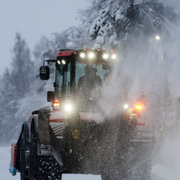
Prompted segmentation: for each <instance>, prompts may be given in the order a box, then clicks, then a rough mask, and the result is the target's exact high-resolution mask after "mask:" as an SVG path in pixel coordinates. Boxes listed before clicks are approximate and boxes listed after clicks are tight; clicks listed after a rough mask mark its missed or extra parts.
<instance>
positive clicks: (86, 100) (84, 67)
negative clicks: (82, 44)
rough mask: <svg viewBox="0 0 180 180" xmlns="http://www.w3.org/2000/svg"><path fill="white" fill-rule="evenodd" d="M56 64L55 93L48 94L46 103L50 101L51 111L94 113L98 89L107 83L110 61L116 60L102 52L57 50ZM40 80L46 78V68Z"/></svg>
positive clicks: (112, 55) (98, 93)
mask: <svg viewBox="0 0 180 180" xmlns="http://www.w3.org/2000/svg"><path fill="white" fill-rule="evenodd" d="M56 56H57V60H47V62H48V63H49V62H55V63H56V77H55V84H54V87H55V90H54V92H48V101H53V102H54V103H53V107H54V109H61V110H63V109H64V110H66V111H71V110H72V109H74V108H73V107H72V104H74V105H73V106H74V107H76V108H78V109H79V110H78V111H81V112H83V111H95V110H97V107H96V106H95V104H97V103H96V101H97V100H98V98H99V97H100V95H101V89H102V87H103V85H104V84H105V83H107V82H108V81H109V77H110V74H111V62H113V61H117V60H118V58H117V55H116V54H115V53H114V51H111V52H109V53H108V52H106V51H101V50H99V49H98V50H88V49H82V50H77V51H74V50H60V51H59V52H58V53H57V55H56ZM40 78H41V79H42V80H45V79H48V78H49V68H48V66H42V67H41V68H40Z"/></svg>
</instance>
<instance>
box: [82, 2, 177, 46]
mask: <svg viewBox="0 0 180 180" xmlns="http://www.w3.org/2000/svg"><path fill="white" fill-rule="evenodd" d="M96 6H97V7H96ZM81 13H82V16H83V18H84V19H83V22H85V18H86V21H87V22H86V25H87V26H88V27H90V28H91V37H92V39H96V43H95V47H96V46H98V44H99V45H103V44H108V45H110V44H114V45H116V44H118V43H119V41H120V40H127V39H129V38H131V37H134V36H138V37H139V36H142V35H145V36H150V35H152V34H153V33H164V32H166V33H169V30H170V28H169V24H171V23H174V24H176V23H177V22H178V20H179V15H178V14H177V13H176V12H175V11H174V10H173V9H172V8H170V7H168V6H166V5H164V4H163V3H160V2H158V1H155V0H151V1H150V0H129V1H125V0H97V1H92V4H91V6H90V8H88V9H87V10H85V11H82V12H81ZM89 19H90V21H89Z"/></svg>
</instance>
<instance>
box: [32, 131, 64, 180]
mask: <svg viewBox="0 0 180 180" xmlns="http://www.w3.org/2000/svg"><path fill="white" fill-rule="evenodd" d="M37 145H38V137H37V133H36V131H35V129H32V131H31V146H30V173H29V180H49V179H51V180H61V177H62V175H61V168H60V166H59V164H58V163H57V162H56V161H55V159H54V158H53V157H52V156H38V154H37Z"/></svg>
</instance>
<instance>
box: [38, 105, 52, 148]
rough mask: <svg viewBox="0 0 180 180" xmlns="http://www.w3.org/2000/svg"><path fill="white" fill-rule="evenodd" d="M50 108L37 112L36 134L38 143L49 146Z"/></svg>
mask: <svg viewBox="0 0 180 180" xmlns="http://www.w3.org/2000/svg"><path fill="white" fill-rule="evenodd" d="M49 118H50V107H44V108H41V109H40V110H39V114H38V119H37V127H36V128H37V133H38V137H39V141H40V143H42V144H44V145H51V138H50V129H49Z"/></svg>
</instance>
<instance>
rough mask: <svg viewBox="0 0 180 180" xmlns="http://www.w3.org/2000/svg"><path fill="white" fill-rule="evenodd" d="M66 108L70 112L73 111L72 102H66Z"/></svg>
mask: <svg viewBox="0 0 180 180" xmlns="http://www.w3.org/2000/svg"><path fill="white" fill-rule="evenodd" d="M65 110H66V111H68V112H70V111H72V106H71V105H70V104H66V105H65Z"/></svg>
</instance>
